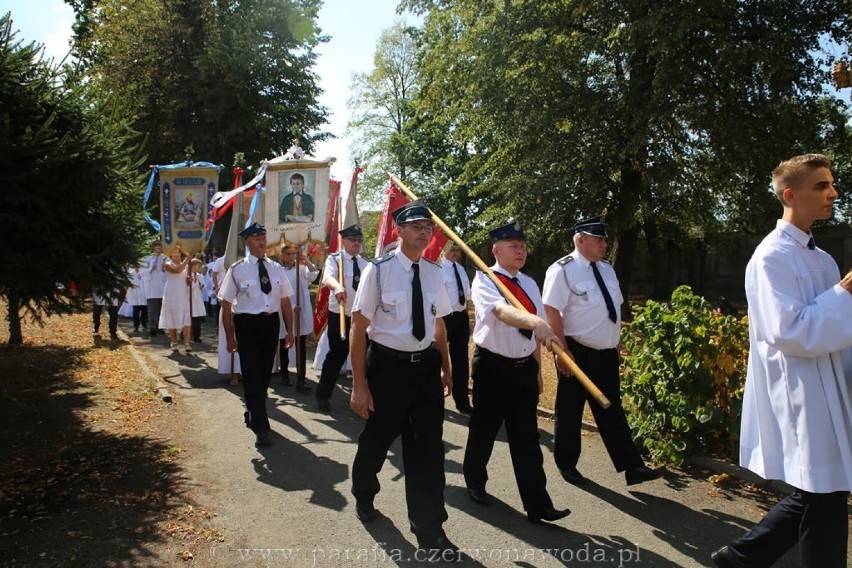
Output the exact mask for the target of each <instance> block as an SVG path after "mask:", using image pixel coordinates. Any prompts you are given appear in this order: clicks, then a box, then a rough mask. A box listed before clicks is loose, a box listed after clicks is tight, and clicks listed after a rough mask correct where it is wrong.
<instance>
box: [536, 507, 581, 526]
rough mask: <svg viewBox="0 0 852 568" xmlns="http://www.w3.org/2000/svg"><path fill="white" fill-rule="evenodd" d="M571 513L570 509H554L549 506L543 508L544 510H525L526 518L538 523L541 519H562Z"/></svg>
mask: <svg viewBox="0 0 852 568" xmlns="http://www.w3.org/2000/svg"><path fill="white" fill-rule="evenodd" d="M570 514H571V509H554V508H553V507H550V508H549V509H545V510H544V511H539V512H537V513H533V512H527V520H528V521H529V522H531V523H540V522H542V521H548V522H553V521H558V520H559V519H564V518H565V517H567V516H568V515H570Z"/></svg>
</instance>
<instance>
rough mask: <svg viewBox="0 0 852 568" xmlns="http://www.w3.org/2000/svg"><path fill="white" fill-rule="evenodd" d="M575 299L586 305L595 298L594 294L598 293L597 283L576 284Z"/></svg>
mask: <svg viewBox="0 0 852 568" xmlns="http://www.w3.org/2000/svg"><path fill="white" fill-rule="evenodd" d="M575 290H576V296H577V299H578V300H579V301H581V302H583V303H588V302H590V301H592V300H593V299H594V298H595V293H600V290H598V284H597V282H593V281H590V280H586V281H584V282H578V283H577V286H576V289H575Z"/></svg>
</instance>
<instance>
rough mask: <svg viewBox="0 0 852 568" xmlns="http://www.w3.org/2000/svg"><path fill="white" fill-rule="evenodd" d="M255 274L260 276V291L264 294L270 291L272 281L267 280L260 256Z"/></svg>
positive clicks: (267, 276)
mask: <svg viewBox="0 0 852 568" xmlns="http://www.w3.org/2000/svg"><path fill="white" fill-rule="evenodd" d="M257 275H258V278H260V291H261V292H263V293H264V294H269V293H270V292H272V282H270V281H269V273H268V272H267V271H266V264H265V263H264V262H263V259H262V258H261V259H260V260H258V261H257Z"/></svg>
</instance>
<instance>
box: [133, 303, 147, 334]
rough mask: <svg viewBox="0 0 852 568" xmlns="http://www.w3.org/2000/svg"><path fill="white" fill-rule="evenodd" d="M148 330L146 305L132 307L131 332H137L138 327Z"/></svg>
mask: <svg viewBox="0 0 852 568" xmlns="http://www.w3.org/2000/svg"><path fill="white" fill-rule="evenodd" d="M140 325H141V326H142V327H144V328H145V329H148V305H147V304H146V305H144V306H141V305H140V306H133V331H139V326H140Z"/></svg>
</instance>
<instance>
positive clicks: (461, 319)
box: [444, 310, 470, 408]
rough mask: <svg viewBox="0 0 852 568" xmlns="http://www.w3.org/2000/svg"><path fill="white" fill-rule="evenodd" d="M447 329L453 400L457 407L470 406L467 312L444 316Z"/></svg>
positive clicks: (468, 324)
mask: <svg viewBox="0 0 852 568" xmlns="http://www.w3.org/2000/svg"><path fill="white" fill-rule="evenodd" d="M444 325H445V326H446V328H447V343H448V344H449V347H450V365H451V366H452V372H453V400H455V401H456V406H457V407H460V408H466V407H468V406H470V398H469V397H468V382H469V381H470V364H469V362H468V345H469V343H470V321H469V320H468V317H467V311H466V310H462V311H458V312H453V313H451V314H449V315H446V316H444Z"/></svg>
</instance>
